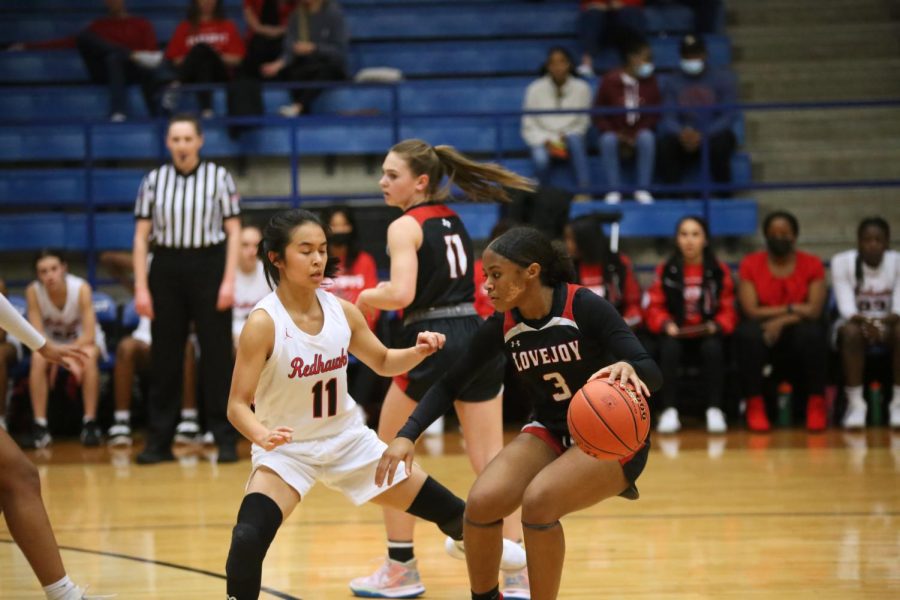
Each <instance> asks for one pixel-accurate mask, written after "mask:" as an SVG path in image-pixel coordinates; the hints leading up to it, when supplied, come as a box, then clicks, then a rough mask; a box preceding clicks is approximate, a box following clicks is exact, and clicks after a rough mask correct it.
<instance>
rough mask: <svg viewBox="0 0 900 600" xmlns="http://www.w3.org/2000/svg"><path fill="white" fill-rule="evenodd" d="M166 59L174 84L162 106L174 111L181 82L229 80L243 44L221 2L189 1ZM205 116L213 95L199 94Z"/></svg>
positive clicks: (240, 58)
mask: <svg viewBox="0 0 900 600" xmlns="http://www.w3.org/2000/svg"><path fill="white" fill-rule="evenodd" d="M166 58H167V59H169V60H170V61H172V63H173V64H174V65H175V69H176V77H175V81H174V82H173V83H172V85H171V86H170V88H169V90H168V91H167V92H166V94H165V95H164V96H163V107H164V108H166V109H167V110H170V111H174V110H175V109H176V108H177V104H178V94H177V88H178V86H179V85H180V84H182V83H215V82H222V81H228V80H229V79H230V78H231V71H232V69H233V68H235V67H237V66H238V65H239V64H240V62H241V60H242V59H243V58H244V41H243V40H242V39H241V34H240V32H239V31H238V28H237V25H235V23H234V21H232V20H231V19H226V18H225V9H224V8H223V7H222V0H191V4H190V7H189V8H188V14H187V19H185V20H184V21H182V22H181V23H179V24H178V27H177V28H176V29H175V33H174V34H172V39H171V40H169V47H168V48H166ZM198 99H199V101H200V110H201V111H202V115H203V116H204V117H210V116H212V92H200V93H199V94H198Z"/></svg>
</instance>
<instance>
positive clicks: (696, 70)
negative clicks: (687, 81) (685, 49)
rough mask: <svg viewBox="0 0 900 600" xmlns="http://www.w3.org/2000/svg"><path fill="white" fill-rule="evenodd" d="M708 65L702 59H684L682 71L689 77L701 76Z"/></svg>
mask: <svg viewBox="0 0 900 600" xmlns="http://www.w3.org/2000/svg"><path fill="white" fill-rule="evenodd" d="M705 66H706V63H705V62H704V61H703V59H702V58H682V59H681V70H682V71H684V72H685V73H686V74H687V75H699V74H700V73H702V72H703V69H704V67H705Z"/></svg>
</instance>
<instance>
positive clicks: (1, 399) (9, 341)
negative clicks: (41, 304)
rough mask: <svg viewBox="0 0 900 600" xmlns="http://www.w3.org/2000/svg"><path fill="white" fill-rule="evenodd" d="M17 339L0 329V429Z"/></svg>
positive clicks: (0, 285)
mask: <svg viewBox="0 0 900 600" xmlns="http://www.w3.org/2000/svg"><path fill="white" fill-rule="evenodd" d="M0 294H3V296H6V283H5V282H4V281H3V280H2V279H0ZM17 345H18V340H15V339H14V338H12V337H10V336H9V335H7V332H6V330H5V329H0V429H4V430H5V429H6V396H7V390H8V388H9V369H11V368H12V367H14V366H15V365H16V362H18V360H19V349H18V348H17V347H16V346H17Z"/></svg>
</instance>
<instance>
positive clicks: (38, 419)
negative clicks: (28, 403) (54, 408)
mask: <svg viewBox="0 0 900 600" xmlns="http://www.w3.org/2000/svg"><path fill="white" fill-rule="evenodd" d="M34 422H35V423H37V424H38V425H40V426H41V427H46V426H47V419H46V418H41V417H35V418H34Z"/></svg>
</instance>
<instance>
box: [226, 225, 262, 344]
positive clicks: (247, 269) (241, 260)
mask: <svg viewBox="0 0 900 600" xmlns="http://www.w3.org/2000/svg"><path fill="white" fill-rule="evenodd" d="M261 241H262V231H260V230H259V227H257V226H256V225H244V226H243V227H242V228H241V247H240V250H239V254H238V268H237V272H236V274H235V278H234V306H232V307H231V315H232V321H231V334H232V336H233V337H234V347H235V348H237V343H238V338H240V337H241V330H242V329H243V328H244V323H246V322H247V317H249V316H250V311H252V310H253V307H254V306H256V303H257V302H259V301H260V300H262V299H263V298H264V297H265V296H267V295H268V294H269V292H271V291H272V290H270V289H269V284H268V283H266V269H265V267H263V263H262V261H261V260H259V256H258V248H259V243H260V242H261Z"/></svg>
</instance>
